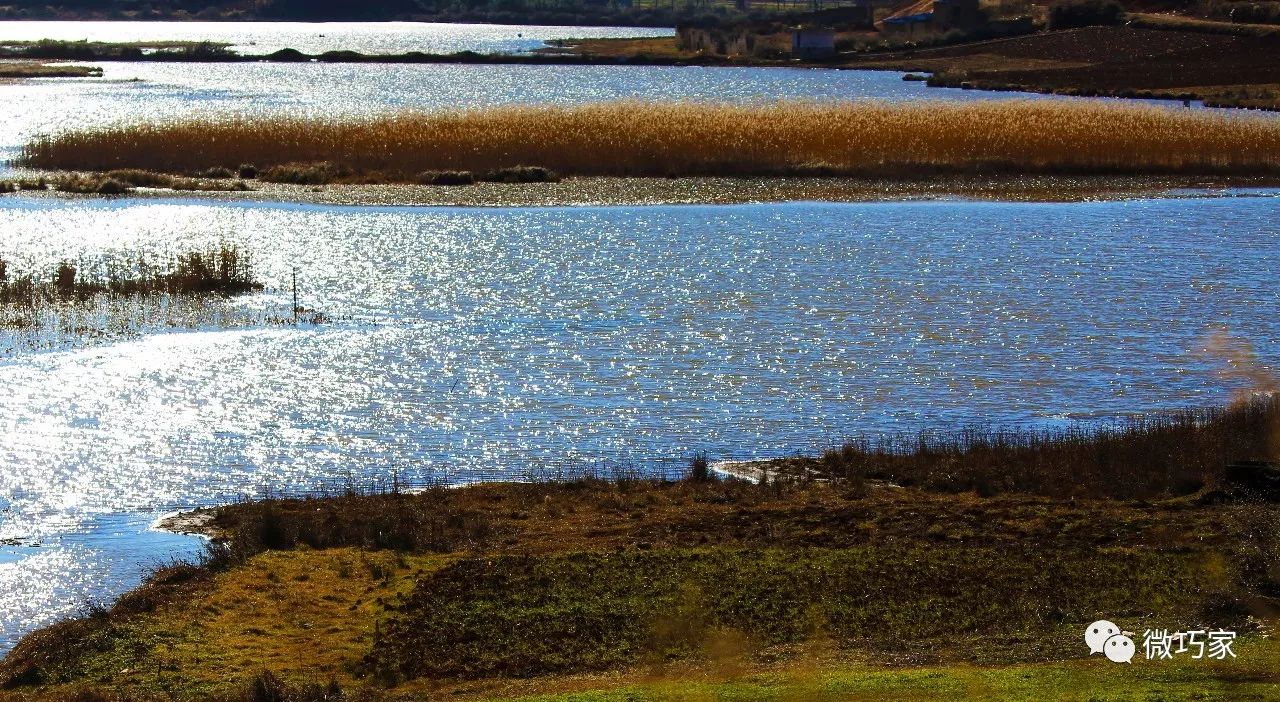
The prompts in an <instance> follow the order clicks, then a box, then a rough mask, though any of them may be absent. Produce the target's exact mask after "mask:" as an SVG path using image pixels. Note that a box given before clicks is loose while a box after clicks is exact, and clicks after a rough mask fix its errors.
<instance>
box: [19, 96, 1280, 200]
mask: <svg viewBox="0 0 1280 702" xmlns="http://www.w3.org/2000/svg"><path fill="white" fill-rule="evenodd" d="M21 161H22V163H24V164H25V165H28V166H34V167H41V168H59V169H98V170H109V169H114V168H123V167H129V168H141V169H148V170H154V171H162V172H167V173H192V172H199V171H200V170H203V169H207V168H213V167H223V168H236V167H237V166H238V164H241V163H254V164H257V166H258V167H259V168H261V169H263V171H264V173H266V172H268V171H269V170H270V169H280V170H279V172H278V174H277V175H278V176H279V179H281V180H287V181H290V182H314V181H316V180H317V179H323V178H332V177H338V176H336V175H335V174H341V173H344V172H345V173H350V174H355V175H368V174H376V175H378V177H381V178H384V179H387V180H404V181H413V180H414V179H415V178H416V177H417V174H420V173H423V172H426V171H472V172H474V173H477V174H480V173H484V172H486V171H490V170H494V169H501V168H510V167H513V166H519V165H521V164H538V165H539V166H541V167H545V168H548V169H554V170H555V171H556V172H558V173H561V174H569V175H640V176H667V175H731V176H750V175H874V176H884V175H891V176H892V175H918V174H931V173H937V172H940V171H943V172H946V171H950V172H1018V173H1022V172H1041V173H1081V172H1083V173H1249V174H1256V173H1275V172H1277V165H1276V164H1277V163H1278V162H1280V121H1277V120H1274V119H1265V118H1255V117H1244V116H1239V115H1222V114H1216V113H1211V112H1206V111H1196V110H1174V109H1169V108H1165V107H1153V106H1145V105H1121V104H1110V103H1098V102H1094V103H1082V102H1056V101H1055V102H1049V101H1012V102H969V103H955V104H948V103H932V102H931V103H899V104H888V103H877V102H860V103H835V104H821V103H797V102H783V103H776V104H770V105H763V106H732V105H711V104H696V103H656V104H655V103H637V102H621V103H609V104H597V105H585V106H576V107H553V106H512V107H500V108H488V109H483V110H476V111H469V112H445V113H430V114H423V113H405V114H401V115H396V116H387V117H374V118H368V119H359V120H346V121H341V120H329V119H298V118H287V117H277V118H257V119H219V120H188V121H180V122H165V123H156V124H138V125H132V126H122V127H107V128H102V129H97V130H92V131H85V132H72V133H65V134H59V135H54V136H50V137H44V138H40V139H37V140H35V141H33V142H31V143H29V144H27V146H26V147H25V149H24V151H23V154H22V158H21ZM289 164H294V165H289ZM297 164H302V165H301V166H299V165H297ZM307 164H311V165H307ZM316 164H326V165H324V166H323V168H321V167H319V166H316ZM317 171H326V172H317Z"/></svg>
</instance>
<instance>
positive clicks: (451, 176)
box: [414, 171, 476, 185]
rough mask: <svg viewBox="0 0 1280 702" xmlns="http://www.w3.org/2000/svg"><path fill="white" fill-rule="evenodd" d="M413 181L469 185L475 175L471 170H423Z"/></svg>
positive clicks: (474, 179)
mask: <svg viewBox="0 0 1280 702" xmlns="http://www.w3.org/2000/svg"><path fill="white" fill-rule="evenodd" d="M414 181H416V182H418V183H421V184H422V185H471V184H472V183H474V182H476V176H475V174H474V173H472V172H471V171H423V172H421V173H419V174H418V175H417V176H415V177H414Z"/></svg>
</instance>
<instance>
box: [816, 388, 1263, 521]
mask: <svg viewBox="0 0 1280 702" xmlns="http://www.w3.org/2000/svg"><path fill="white" fill-rule="evenodd" d="M1277 436H1280V395H1274V394H1273V395H1262V396H1258V397H1255V398H1253V399H1252V400H1249V401H1246V402H1242V403H1239V404H1235V405H1232V406H1230V407H1225V408H1215V409H1203V410H1186V411H1179V412H1168V413H1159V414H1153V415H1149V416H1141V417H1134V418H1130V419H1125V420H1121V421H1118V422H1110V423H1093V424H1077V425H1073V426H1070V427H1067V428H1063V429H1043V430H1041V429H1005V430H1001V429H980V428H971V429H959V430H955V431H944V432H923V433H920V434H917V435H888V436H879V437H873V438H866V437H864V438H858V439H853V440H850V441H849V442H847V443H845V444H844V446H842V447H840V448H838V449H834V450H831V451H827V452H826V453H825V454H823V455H822V456H821V457H820V458H818V459H813V460H811V461H807V462H806V463H807V465H808V466H809V467H810V468H812V469H813V470H814V471H815V472H816V473H817V474H819V475H821V476H823V477H826V478H829V479H835V480H853V481H859V480H865V479H868V478H870V479H880V480H888V481H892V482H894V483H897V484H901V485H914V486H919V487H922V488H925V489H928V490H936V491H942V492H964V491H969V490H973V491H976V492H978V493H979V494H985V495H991V494H997V493H1009V492H1018V493H1033V494H1040V495H1047V496H1054V497H1093V498H1098V497H1104V498H1118V499H1131V498H1151V497H1159V496H1178V495H1187V494H1191V493H1194V492H1197V491H1199V490H1201V489H1203V488H1206V487H1219V486H1221V483H1222V480H1223V472H1224V470H1225V468H1226V466H1227V465H1229V464H1231V463H1235V462H1239V461H1271V460H1275V459H1276V458H1277V455H1276V449H1277V446H1276V437H1277Z"/></svg>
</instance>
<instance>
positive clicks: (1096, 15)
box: [1049, 0, 1124, 29]
mask: <svg viewBox="0 0 1280 702" xmlns="http://www.w3.org/2000/svg"><path fill="white" fill-rule="evenodd" d="M1123 17H1124V8H1123V7H1121V6H1120V3H1119V2H1116V0H1058V2H1055V3H1053V4H1052V5H1050V6H1049V29H1070V28H1072V27H1092V26H1096V25H1108V24H1120V20H1121V19H1122V18H1123Z"/></svg>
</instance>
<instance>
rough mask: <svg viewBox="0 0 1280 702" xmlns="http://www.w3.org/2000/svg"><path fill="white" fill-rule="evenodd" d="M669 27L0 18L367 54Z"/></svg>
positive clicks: (0, 31) (48, 27) (534, 45)
mask: <svg viewBox="0 0 1280 702" xmlns="http://www.w3.org/2000/svg"><path fill="white" fill-rule="evenodd" d="M674 34H675V31H674V30H672V29H662V28H653V27H548V26H531V25H506V24H434V23H425V22H74V21H73V22H58V21H34V22H33V21H21V22H0V44H3V43H4V42H6V41H39V40H40V39H57V40H62V41H82V40H89V41H105V42H163V41H212V42H218V43H222V44H230V45H231V47H230V48H231V50H233V51H237V52H240V53H251V54H265V53H271V52H273V51H279V50H280V49H285V48H288V49H297V50H298V51H302V52H304V53H308V54H318V53H324V52H326V51H342V50H351V51H359V52H362V53H366V54H402V53H408V52H410V51H421V52H423V53H427V54H452V53H457V52H459V51H475V52H478V53H485V54H492V53H517V52H525V51H530V50H532V49H538V48H541V47H544V46H546V42H548V41H551V40H553V39H573V38H578V37H600V38H607V37H661V36H672V35H674Z"/></svg>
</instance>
